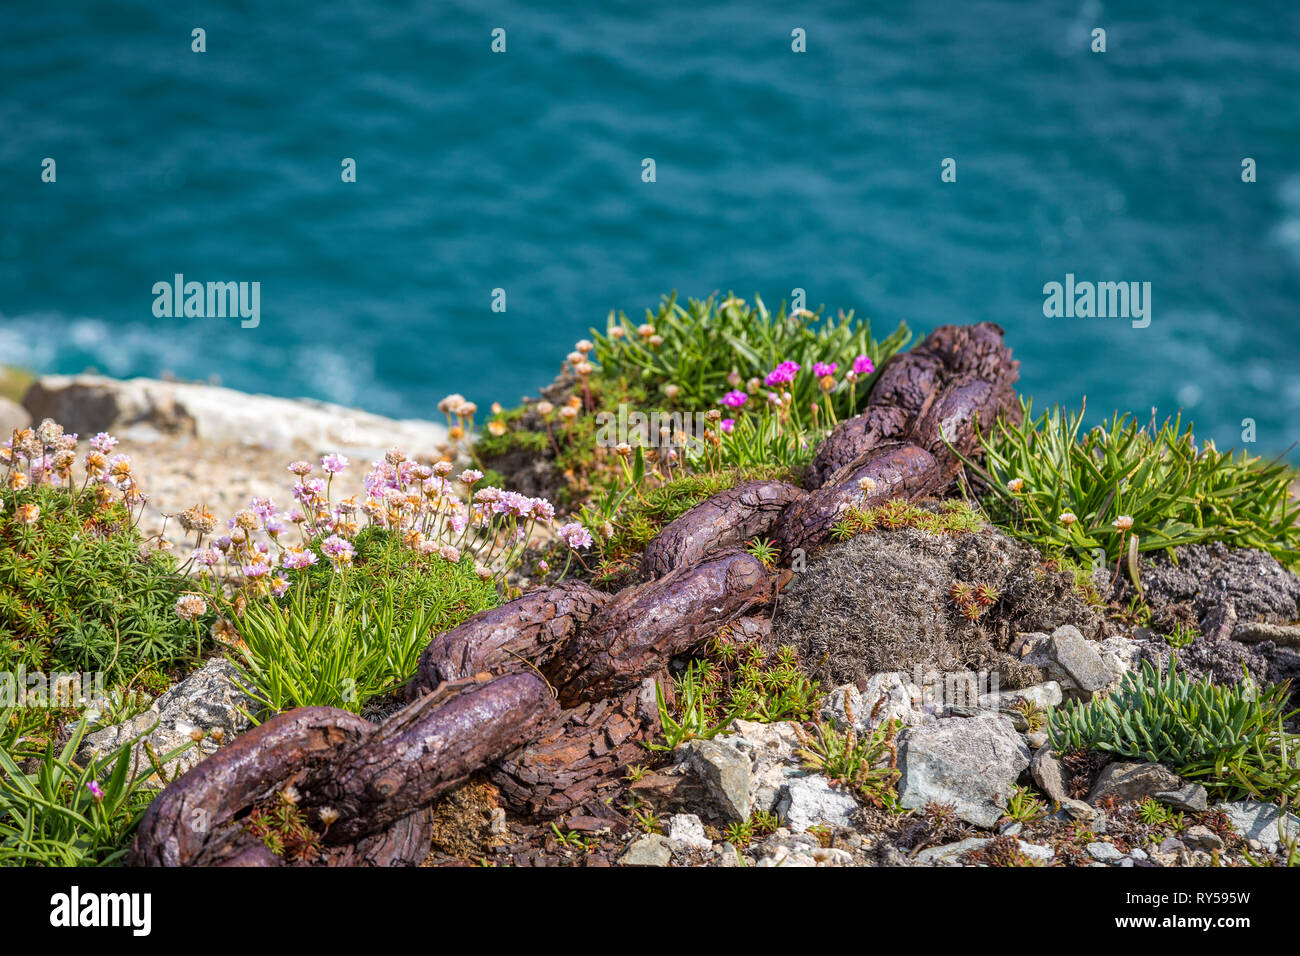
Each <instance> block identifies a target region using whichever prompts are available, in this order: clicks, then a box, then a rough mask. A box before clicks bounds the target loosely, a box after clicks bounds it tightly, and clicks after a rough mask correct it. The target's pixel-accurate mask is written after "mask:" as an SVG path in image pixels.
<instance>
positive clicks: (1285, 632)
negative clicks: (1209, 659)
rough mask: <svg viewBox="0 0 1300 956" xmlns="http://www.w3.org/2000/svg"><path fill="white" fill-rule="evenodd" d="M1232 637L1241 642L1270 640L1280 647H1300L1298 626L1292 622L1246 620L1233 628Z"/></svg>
mask: <svg viewBox="0 0 1300 956" xmlns="http://www.w3.org/2000/svg"><path fill="white" fill-rule="evenodd" d="M1232 639H1233V640H1234V641H1241V642H1242V643H1243V644H1258V643H1259V642H1260V641H1272V642H1273V643H1274V644H1277V645H1279V646H1281V647H1300V627H1298V626H1296V625H1294V624H1264V623H1262V622H1257V621H1247V622H1244V623H1240V624H1238V625H1237V626H1236V627H1235V628H1233V631H1232Z"/></svg>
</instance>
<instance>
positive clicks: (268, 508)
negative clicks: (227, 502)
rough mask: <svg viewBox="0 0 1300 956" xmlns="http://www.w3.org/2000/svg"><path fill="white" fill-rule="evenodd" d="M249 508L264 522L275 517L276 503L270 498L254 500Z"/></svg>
mask: <svg viewBox="0 0 1300 956" xmlns="http://www.w3.org/2000/svg"><path fill="white" fill-rule="evenodd" d="M249 507H251V508H252V509H253V514H255V515H257V516H258V517H259V518H261V519H262V520H263V521H267V520H269V519H271V518H274V517H275V502H274V501H272V500H271V499H270V498H254V499H253V502H252V504H251V505H250V506H249Z"/></svg>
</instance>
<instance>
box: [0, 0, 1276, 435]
mask: <svg viewBox="0 0 1300 956" xmlns="http://www.w3.org/2000/svg"><path fill="white" fill-rule="evenodd" d="M551 6H552V7H553V9H552V10H549V11H548V10H542V9H538V5H532V4H523V3H503V2H496V0H475V2H472V3H468V2H464V3H458V2H406V3H402V2H399V3H384V4H381V3H373V2H368V0H316V2H312V3H296V2H278V3H272V4H255V3H251V2H245V3H225V4H220V5H216V4H207V3H190V2H187V0H177V2H167V3H162V2H155V3H142V2H131V0H111V2H95V3H87V2H70V3H60V4H25V5H22V6H21V7H20V6H19V5H18V4H16V3H6V4H4V6H3V9H0V363H11V364H17V365H21V366H27V367H31V368H34V369H37V370H40V371H60V372H77V371H81V370H83V369H86V368H94V369H97V370H99V371H101V372H103V373H106V374H111V375H115V376H131V375H159V374H163V373H165V372H169V373H171V374H174V375H177V376H180V377H183V378H189V379H198V380H207V379H209V378H213V377H216V378H218V379H219V380H220V381H221V382H222V383H223V384H226V385H230V386H233V387H236V388H240V389H245V390H253V391H261V392H268V393H272V394H278V395H286V396H313V397H317V398H322V399H328V400H333V401H337V402H342V403H345V404H349V405H357V406H361V407H364V408H366V409H369V410H372V411H376V412H381V413H385V414H392V415H400V416H422V417H436V415H437V413H436V410H435V408H434V405H435V403H436V402H437V401H438V399H439V398H441V397H442V396H443V395H445V394H446V393H448V392H451V391H459V392H462V393H464V394H466V395H469V396H470V397H472V398H474V399H476V400H477V401H479V402H480V403H481V404H485V403H487V402H490V401H493V400H500V401H502V402H504V403H507V404H510V403H514V402H516V401H518V399H519V398H520V397H521V396H522V395H524V394H526V393H530V392H535V390H536V388H537V387H538V386H540V385H542V384H544V383H545V382H547V381H549V380H550V378H551V377H552V376H553V375H554V373H555V371H556V370H557V368H558V366H559V363H560V361H561V360H562V357H563V355H564V354H565V353H566V352H567V351H568V350H569V349H570V347H571V344H572V343H573V342H574V341H575V340H576V339H577V338H580V337H582V336H583V335H584V334H585V333H586V332H587V330H588V329H589V328H590V327H591V326H593V325H595V326H599V327H603V325H604V317H605V315H606V313H607V312H608V311H609V310H610V309H611V308H615V309H624V310H626V311H627V313H628V314H629V315H630V316H632V317H633V318H636V317H638V316H639V315H640V314H641V313H642V311H643V310H644V309H645V308H646V307H648V306H654V305H655V304H656V303H657V301H658V299H659V297H660V296H661V295H662V294H663V293H666V292H668V291H671V290H674V289H675V290H677V291H678V292H679V294H680V295H681V296H683V297H687V296H696V297H704V296H707V295H708V294H710V293H711V292H713V291H715V290H718V291H721V292H723V293H725V292H727V291H729V290H731V291H734V292H735V293H736V294H738V295H741V296H742V297H745V298H752V296H753V295H754V294H759V295H761V296H762V297H763V298H764V300H765V301H767V302H768V303H769V304H771V305H773V306H775V305H776V304H778V303H779V302H780V301H781V300H782V299H786V298H788V297H789V296H790V294H791V290H792V289H794V288H802V289H805V290H806V292H807V297H808V302H809V304H810V305H811V306H814V307H815V306H816V305H818V304H824V305H825V306H826V307H827V308H828V309H829V310H830V311H831V312H834V311H836V310H838V309H844V310H846V311H847V310H848V309H855V310H856V311H857V313H858V314H859V315H865V316H869V317H870V318H871V319H872V322H873V328H875V329H876V330H877V331H878V332H879V333H880V334H882V335H883V334H884V333H886V332H888V331H890V330H891V329H892V328H893V327H894V326H895V325H897V323H898V322H900V321H905V322H907V323H908V325H910V326H911V327H912V328H914V329H915V330H917V332H918V333H922V332H924V331H926V330H928V329H931V328H933V327H934V326H936V325H939V324H942V323H946V322H974V321H979V320H992V321H996V322H998V323H1000V324H1001V325H1003V326H1004V327H1005V328H1006V330H1007V336H1008V340H1009V342H1010V344H1011V345H1012V347H1013V348H1014V349H1015V352H1016V355H1017V356H1018V357H1019V358H1020V359H1021V361H1022V368H1021V371H1022V377H1021V385H1022V388H1023V390H1024V391H1025V392H1026V393H1029V394H1032V395H1034V396H1035V399H1036V402H1037V403H1038V404H1039V405H1042V404H1047V403H1057V402H1059V403H1067V404H1070V405H1077V404H1078V403H1079V402H1080V400H1081V399H1082V397H1083V396H1084V395H1086V396H1087V402H1088V409H1089V412H1090V413H1092V414H1091V415H1090V417H1091V418H1092V419H1093V420H1094V421H1095V420H1097V419H1099V418H1100V416H1101V415H1102V414H1103V413H1106V412H1109V411H1111V410H1114V409H1116V408H1119V409H1125V410H1132V411H1135V412H1137V413H1139V414H1140V415H1141V416H1142V417H1143V418H1146V417H1149V416H1150V414H1151V408H1152V407H1153V406H1154V407H1156V408H1157V409H1158V413H1159V414H1160V415H1161V416H1163V415H1165V414H1169V413H1173V412H1176V411H1177V410H1178V409H1179V408H1182V409H1183V410H1184V412H1185V415H1187V416H1190V417H1191V418H1193V419H1195V421H1196V422H1197V426H1198V427H1197V434H1198V437H1199V438H1213V439H1214V440H1215V441H1216V442H1217V443H1218V444H1219V446H1220V447H1221V448H1222V447H1225V446H1230V445H1240V443H1241V439H1242V421H1243V419H1248V418H1249V419H1253V421H1254V422H1255V425H1256V438H1257V442H1256V444H1254V445H1252V446H1250V447H1251V448H1252V450H1254V451H1257V452H1259V453H1267V454H1273V453H1280V452H1284V451H1286V450H1287V449H1288V448H1289V447H1290V446H1291V445H1292V443H1293V442H1295V441H1297V439H1300V374H1298V372H1297V357H1298V356H1300V344H1298V340H1300V335H1298V333H1300V310H1298V303H1300V5H1298V4H1296V3H1295V2H1294V0H1274V2H1253V3H1251V4H1225V3H1221V2H1216V3H1204V2H1199V3H1172V2H1171V3H1132V4H1123V5H1120V4H1110V3H1105V4H1102V3H1098V2H1095V0H1084V2H1079V0H1071V2H1064V0H1046V2H1034V3H1023V2H985V0H975V2H960V3H958V2H926V0H919V2H915V3H902V4H889V5H886V8H885V9H883V10H879V9H878V10H873V9H869V7H877V6H878V5H874V4H870V5H869V4H865V3H862V2H846V3H819V4H811V5H806V6H805V5H798V4H789V3H779V2H774V0H771V2H770V0H744V2H735V3H728V4H716V5H715V4H699V3H691V4H673V3H640V2H636V3H603V4H582V5H577V4H573V5H567V4H553V5H551ZM1097 27H1100V28H1103V29H1105V31H1106V52H1104V53H1094V52H1092V51H1091V49H1090V47H1091V45H1092V43H1093V40H1092V31H1093V29H1094V28H1097ZM195 28H202V29H203V30H205V31H206V52H204V53H195V52H193V51H192V50H191V43H192V39H191V31H192V30H193V29H195ZM496 28H502V29H504V30H505V31H506V33H505V36H506V51H505V52H504V53H494V52H492V49H491V44H492V31H493V30H494V29H496ZM796 29H799V30H803V31H804V32H805V35H806V47H807V50H806V52H804V53H795V52H793V51H792V49H791V45H792V42H793V40H792V31H794V30H796ZM47 157H48V158H52V159H54V160H55V162H56V167H55V170H56V179H55V182H53V183H47V182H42V161H43V160H44V159H45V158H47ZM345 158H352V159H354V160H355V162H356V171H357V176H356V182H355V183H344V182H342V181H341V176H340V172H341V163H342V161H343V160H344V159H345ZM645 158H652V159H654V161H655V166H656V169H655V173H656V181H655V182H653V183H647V182H643V181H642V161H643V159H645ZM947 158H951V159H954V160H955V161H956V174H957V175H956V181H955V182H943V181H942V180H941V173H942V171H943V170H942V163H943V161H944V160H945V159H947ZM1245 158H1251V159H1253V160H1254V161H1255V166H1256V175H1257V181H1256V182H1253V183H1245V182H1243V181H1242V162H1243V159H1245ZM177 273H180V274H183V275H184V276H185V278H186V280H187V281H191V280H192V281H201V282H207V281H235V282H250V283H251V282H259V283H260V322H259V324H258V326H257V327H256V328H242V327H241V324H240V321H239V320H238V319H232V318H219V317H207V318H197V317H190V318H184V317H181V318H175V317H163V318H160V317H156V316H155V315H154V298H155V296H154V293H153V291H152V289H153V286H154V284H155V283H158V282H167V283H170V282H171V281H172V278H173V276H174V275H175V274H177ZM1067 274H1072V275H1074V276H1075V277H1076V281H1079V282H1082V281H1094V282H1095V281H1107V282H1110V281H1114V282H1137V283H1146V282H1149V283H1150V289H1151V293H1150V313H1149V316H1150V320H1151V321H1150V324H1149V325H1148V326H1147V327H1145V328H1135V327H1133V323H1132V322H1131V321H1130V320H1129V319H1126V318H1081V317H1069V318H1067V317H1054V318H1048V317H1046V316H1045V315H1044V308H1043V306H1044V285H1045V284H1046V283H1049V282H1053V281H1055V282H1062V283H1064V282H1065V281H1066V276H1067ZM494 289H504V290H505V292H506V311H505V312H494V311H493V310H492V296H493V290H494ZM1292 457H1293V459H1294V458H1296V457H1297V456H1296V453H1295V452H1294V451H1293V452H1292Z"/></svg>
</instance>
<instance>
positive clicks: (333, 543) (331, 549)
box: [320, 534, 357, 571]
mask: <svg viewBox="0 0 1300 956" xmlns="http://www.w3.org/2000/svg"><path fill="white" fill-rule="evenodd" d="M320 549H321V550H322V551H324V552H325V554H326V555H328V556H329V559H330V560H331V561H333V562H334V570H335V571H337V570H339V569H340V568H342V567H345V566H346V565H349V564H351V563H352V559H353V558H354V557H356V553H357V549H356V548H354V547H352V542H351V541H348V540H347V539H346V538H340V537H339V536H338V535H336V534H332V535H330V536H329V537H328V538H326V539H325V540H324V541H322V542H321V546H320Z"/></svg>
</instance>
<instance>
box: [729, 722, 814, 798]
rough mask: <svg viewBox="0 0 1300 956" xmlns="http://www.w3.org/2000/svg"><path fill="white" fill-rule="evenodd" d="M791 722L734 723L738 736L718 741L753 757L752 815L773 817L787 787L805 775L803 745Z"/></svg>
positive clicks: (751, 764)
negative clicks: (801, 765)
mask: <svg viewBox="0 0 1300 956" xmlns="http://www.w3.org/2000/svg"><path fill="white" fill-rule="evenodd" d="M794 728H795V725H794V724H793V723H790V722H788V721H785V722H779V723H773V724H760V723H757V722H755V721H748V720H736V721H733V722H732V725H731V729H732V730H733V731H734V733H731V734H728V735H726V736H723V737H716V738H714V739H715V740H718V741H720V742H722V743H726V744H729V745H731V746H733V747H735V748H736V749H737V750H739V751H740V752H741V753H743V754H746V755H747V756H748V757H749V762H750V771H749V812H748V813H747V814H746V817H748V816H749V814H752V813H756V812H758V811H763V812H765V813H772V812H774V811H775V810H776V805H777V803H778V802H779V800H780V799H781V794H782V792H783V791H784V790H785V785H786V783H788V782H789V781H790V780H791V779H793V778H794V777H797V776H801V775H802V774H803V773H804V771H803V769H802V768H801V767H800V765H799V758H798V756H797V751H798V750H799V748H800V747H802V746H803V744H802V743H801V742H800V740H799V737H798V735H797V734H796V733H795V729H794Z"/></svg>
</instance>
